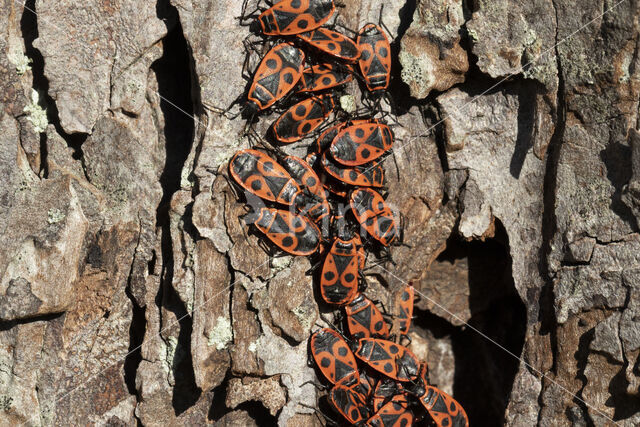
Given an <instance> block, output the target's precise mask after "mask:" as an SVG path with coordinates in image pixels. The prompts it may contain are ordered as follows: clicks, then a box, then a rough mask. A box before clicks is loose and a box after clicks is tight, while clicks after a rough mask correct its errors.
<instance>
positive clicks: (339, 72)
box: [299, 63, 353, 92]
mask: <svg viewBox="0 0 640 427" xmlns="http://www.w3.org/2000/svg"><path fill="white" fill-rule="evenodd" d="M351 80H353V74H352V70H351V69H350V67H347V66H344V65H342V66H338V65H334V64H330V63H326V64H317V65H314V66H312V67H307V68H305V69H304V70H303V71H302V78H301V79H300V83H301V84H300V85H301V86H302V88H301V89H300V90H299V92H317V91H320V90H326V89H331V88H334V87H338V86H341V85H343V84H346V83H349V82H350V81H351Z"/></svg>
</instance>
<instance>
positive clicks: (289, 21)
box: [258, 0, 335, 36]
mask: <svg viewBox="0 0 640 427" xmlns="http://www.w3.org/2000/svg"><path fill="white" fill-rule="evenodd" d="M334 10H335V5H334V4H333V0H282V1H280V2H278V3H276V4H275V5H274V6H272V7H270V8H269V9H267V10H265V11H264V12H262V13H261V14H260V16H258V22H259V23H260V27H261V28H262V32H263V33H264V34H266V35H268V36H275V35H282V36H288V35H293V34H299V33H303V32H305V31H310V30H313V29H316V28H318V27H320V26H321V25H322V24H324V23H325V22H327V21H328V20H329V18H330V17H331V15H332V14H333V11H334Z"/></svg>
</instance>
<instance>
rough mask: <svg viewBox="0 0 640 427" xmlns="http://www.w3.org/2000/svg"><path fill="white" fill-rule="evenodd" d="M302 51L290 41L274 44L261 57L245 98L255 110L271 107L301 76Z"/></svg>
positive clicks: (302, 67)
mask: <svg viewBox="0 0 640 427" xmlns="http://www.w3.org/2000/svg"><path fill="white" fill-rule="evenodd" d="M303 69H304V52H303V51H301V50H300V49H298V48H297V47H295V46H293V45H292V44H290V43H280V44H278V45H276V46H274V47H273V48H272V49H271V50H270V51H269V52H267V54H266V55H265V56H264V58H263V59H262V62H260V65H258V69H257V70H256V73H255V75H254V77H253V81H252V83H251V87H250V88H249V94H248V95H247V100H248V102H249V104H253V105H255V107H256V110H264V109H266V108H269V107H271V106H272V105H273V104H275V103H276V101H278V100H279V99H282V98H283V97H284V96H285V95H286V94H287V93H289V92H290V91H291V89H293V88H294V86H295V85H296V84H297V83H298V81H299V80H300V77H302V71H303Z"/></svg>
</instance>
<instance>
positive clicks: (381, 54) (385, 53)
mask: <svg viewBox="0 0 640 427" xmlns="http://www.w3.org/2000/svg"><path fill="white" fill-rule="evenodd" d="M378 53H379V54H380V56H382V57H383V58H386V57H387V55H388V54H389V52H387V48H386V47H381V48H380V49H379V50H378Z"/></svg>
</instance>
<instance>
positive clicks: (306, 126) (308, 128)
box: [302, 122, 311, 133]
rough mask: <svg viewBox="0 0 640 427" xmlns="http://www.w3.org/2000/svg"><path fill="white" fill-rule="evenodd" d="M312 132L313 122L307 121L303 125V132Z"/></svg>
mask: <svg viewBox="0 0 640 427" xmlns="http://www.w3.org/2000/svg"><path fill="white" fill-rule="evenodd" d="M309 132H311V123H309V122H307V123H305V124H304V125H303V126H302V133H309Z"/></svg>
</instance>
